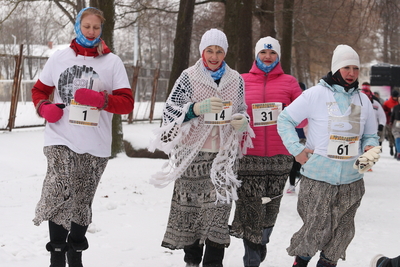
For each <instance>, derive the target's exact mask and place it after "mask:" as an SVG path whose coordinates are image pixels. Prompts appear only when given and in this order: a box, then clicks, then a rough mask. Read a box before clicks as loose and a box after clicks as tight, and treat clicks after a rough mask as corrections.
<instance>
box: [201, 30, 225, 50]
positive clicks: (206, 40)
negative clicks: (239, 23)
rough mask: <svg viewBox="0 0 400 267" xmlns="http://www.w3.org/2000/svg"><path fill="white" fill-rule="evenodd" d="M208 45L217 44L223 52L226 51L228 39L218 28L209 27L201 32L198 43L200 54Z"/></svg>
mask: <svg viewBox="0 0 400 267" xmlns="http://www.w3.org/2000/svg"><path fill="white" fill-rule="evenodd" d="M210 45H218V46H220V47H222V49H224V52H225V54H226V53H228V40H227V39H226V35H225V33H223V32H222V31H220V30H218V29H211V30H208V31H206V32H205V33H204V34H203V36H202V37H201V41H200V45H199V50H200V56H201V55H202V54H203V51H204V49H206V47H207V46H210Z"/></svg>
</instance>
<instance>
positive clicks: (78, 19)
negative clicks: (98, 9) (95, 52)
mask: <svg viewBox="0 0 400 267" xmlns="http://www.w3.org/2000/svg"><path fill="white" fill-rule="evenodd" d="M89 8H94V7H87V8H84V9H82V10H81V11H80V12H79V14H78V16H77V17H76V22H75V33H76V42H77V43H78V44H79V45H81V46H83V47H86V48H92V47H94V46H95V45H96V44H97V43H98V42H100V36H101V32H100V34H99V36H97V38H96V39H94V40H93V41H90V40H89V39H87V38H86V37H85V36H84V35H83V34H82V31H81V17H82V13H83V12H84V11H85V10H86V9H89ZM101 26H102V27H103V25H101Z"/></svg>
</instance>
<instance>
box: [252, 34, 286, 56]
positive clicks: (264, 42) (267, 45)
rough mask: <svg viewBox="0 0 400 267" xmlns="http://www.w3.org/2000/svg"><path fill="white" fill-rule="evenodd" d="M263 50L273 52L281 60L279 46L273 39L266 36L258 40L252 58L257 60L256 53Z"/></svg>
mask: <svg viewBox="0 0 400 267" xmlns="http://www.w3.org/2000/svg"><path fill="white" fill-rule="evenodd" d="M264 49H271V50H274V51H275V52H276V53H277V54H278V57H279V59H280V58H281V45H280V44H279V41H278V40H276V39H275V38H272V37H271V36H267V37H263V38H261V39H260V40H258V42H257V44H256V48H255V49H254V58H257V55H258V53H259V52H260V51H261V50H264Z"/></svg>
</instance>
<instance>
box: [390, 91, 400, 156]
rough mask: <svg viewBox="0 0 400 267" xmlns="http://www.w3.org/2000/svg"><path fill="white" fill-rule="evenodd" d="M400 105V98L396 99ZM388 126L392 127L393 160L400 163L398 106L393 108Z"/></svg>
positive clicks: (399, 108) (399, 114)
mask: <svg viewBox="0 0 400 267" xmlns="http://www.w3.org/2000/svg"><path fill="white" fill-rule="evenodd" d="M397 100H398V101H399V103H400V98H397ZM390 125H391V126H392V134H393V139H394V144H395V147H396V154H395V158H396V159H397V160H398V161H400V104H397V105H396V106H394V107H393V110H392V114H391V117H390Z"/></svg>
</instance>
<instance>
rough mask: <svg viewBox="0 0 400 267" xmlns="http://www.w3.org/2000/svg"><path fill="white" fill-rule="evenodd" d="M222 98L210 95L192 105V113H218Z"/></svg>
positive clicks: (220, 108)
mask: <svg viewBox="0 0 400 267" xmlns="http://www.w3.org/2000/svg"><path fill="white" fill-rule="evenodd" d="M222 107H223V106H222V100H221V99H220V98H218V97H210V98H207V99H205V100H203V101H201V102H198V103H195V104H194V105H193V111H194V113H195V114H196V115H197V116H199V115H201V114H204V113H218V112H220V111H221V110H222Z"/></svg>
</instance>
